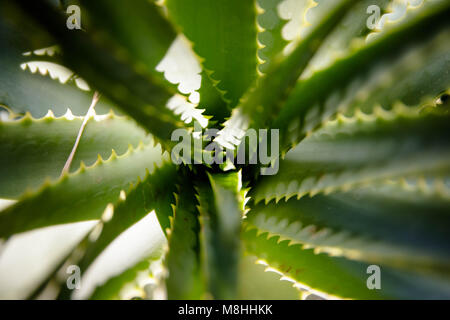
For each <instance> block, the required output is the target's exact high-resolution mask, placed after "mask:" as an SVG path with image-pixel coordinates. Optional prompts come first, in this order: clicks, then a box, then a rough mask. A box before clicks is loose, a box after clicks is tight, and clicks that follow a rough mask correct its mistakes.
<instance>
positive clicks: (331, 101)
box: [0, 0, 450, 299]
mask: <svg viewBox="0 0 450 320" xmlns="http://www.w3.org/2000/svg"><path fill="white" fill-rule="evenodd" d="M71 4H75V5H77V6H78V7H79V8H80V12H81V29H80V30H77V29H73V30H72V29H68V28H67V27H66V20H67V14H66V8H67V7H68V6H69V5H71ZM371 5H372V6H373V5H375V6H376V7H377V8H379V9H380V19H379V21H377V26H376V28H375V29H369V28H368V24H367V20H368V19H369V18H370V16H369V14H368V11H367V8H368V7H369V6H371ZM393 12H394V13H395V14H393ZM449 14H450V2H449V1H446V0H424V1H388V0H370V1H366V0H361V1H352V0H338V1H325V0H321V1H319V0H317V1H307V0H165V1H162V2H161V1H158V2H155V1H148V0H136V1H106V0H95V1H87V0H86V1H83V0H80V1H61V3H59V2H54V1H53V2H52V1H32V2H31V1H30V2H28V1H14V2H7V1H4V2H1V16H2V18H1V25H0V26H1V33H0V40H1V42H2V50H0V56H1V58H0V64H1V70H2V71H1V74H0V77H1V78H0V103H1V105H2V106H3V109H4V110H5V112H3V115H4V116H3V117H2V121H1V122H0V140H1V143H0V149H1V152H0V172H1V179H0V198H3V199H9V200H13V201H12V202H11V204H10V205H9V206H7V207H6V208H5V209H3V210H2V211H1V212H0V238H2V239H3V240H4V243H3V244H2V246H3V247H4V248H3V249H4V251H7V250H8V249H9V247H10V244H9V243H10V242H12V241H14V239H15V238H16V237H17V236H20V235H21V234H28V233H29V232H31V231H33V230H40V229H41V228H47V227H51V226H57V225H63V224H69V223H76V222H83V221H91V222H92V224H90V225H89V228H88V229H87V231H86V232H85V233H84V234H82V236H80V237H78V238H77V240H76V241H75V242H71V245H70V246H69V247H68V248H67V249H66V250H65V251H64V252H62V253H61V254H60V255H59V256H58V258H57V259H56V260H54V261H53V262H52V263H51V266H50V268H48V270H46V272H45V274H42V275H41V276H40V277H39V279H38V281H35V282H34V285H33V286H32V288H29V289H30V290H27V292H23V293H21V295H20V297H22V298H36V297H47V296H46V295H45V294H44V293H45V292H47V291H48V288H54V290H53V292H56V295H54V297H57V298H59V299H69V298H79V296H77V292H76V290H72V289H73V288H70V286H68V285H67V284H68V282H67V281H66V280H67V274H66V273H65V271H66V268H67V266H68V265H75V266H78V267H79V269H80V270H81V273H82V282H81V283H82V284H83V283H85V282H86V281H87V278H88V276H87V273H86V276H84V275H85V272H89V271H90V270H92V269H94V268H95V264H96V262H98V261H99V260H101V258H102V257H103V256H105V255H106V254H107V251H108V250H110V248H111V247H112V246H114V244H117V243H119V242H121V241H124V239H125V238H127V237H132V235H133V232H137V227H138V225H140V224H141V223H142V221H144V220H146V219H150V218H151V217H152V216H154V215H156V217H157V220H152V221H153V227H152V228H148V229H144V230H147V231H145V232H144V234H147V236H140V237H139V241H138V243H139V245H136V246H135V247H133V248H131V247H129V248H128V249H126V250H125V251H122V253H121V254H116V256H115V259H114V264H117V265H118V267H117V268H116V269H115V271H114V272H113V273H111V274H108V275H105V276H104V277H103V278H102V280H98V281H97V282H95V285H94V288H93V289H92V290H91V291H89V292H87V293H86V292H85V294H84V296H82V297H83V298H91V299H119V298H124V297H128V298H130V297H132V296H133V295H135V296H139V297H143V298H148V299H153V298H158V297H159V298H160V297H167V298H168V299H234V298H247V299H251V298H255V297H260V296H258V294H256V295H255V290H253V293H251V292H252V290H250V289H249V286H250V285H252V283H253V284H254V283H258V285H260V287H261V288H262V289H260V290H263V291H264V290H269V291H273V292H274V294H277V293H279V294H280V295H279V296H278V297H284V295H283V294H281V292H283V290H285V288H283V287H282V286H283V283H285V282H280V283H278V282H273V281H272V280H273V279H268V280H266V275H265V274H264V273H263V270H264V268H266V271H275V273H276V277H277V279H281V280H288V281H289V285H291V284H292V285H293V287H294V288H295V290H294V289H292V290H294V291H295V292H298V293H297V294H296V295H295V297H297V298H299V297H305V294H306V295H308V294H310V293H314V294H316V295H319V296H320V297H323V298H345V299H428V298H438V299H441V298H444V299H448V298H450V274H449V270H450V241H449V240H450V238H449V235H450V233H449V226H450V192H449V173H450V144H449V143H450V135H449V130H448V125H449V123H450V122H449V121H450V118H449V117H450V114H449V112H448V110H449V109H448V108H449V106H448V92H449V91H448V89H449V85H450V72H449V70H450V62H449V61H450V41H449V40H450V27H449V20H448V16H449ZM180 69H182V70H184V71H185V73H186V74H188V75H189V76H190V80H186V79H185V78H186V77H183V76H180V73H178V74H177V72H176V71H179V70H180ZM39 73H41V74H39ZM94 91H97V92H99V93H100V94H101V98H100V100H99V102H98V103H97V104H96V105H95V110H96V112H95V113H92V112H88V113H87V114H86V112H87V111H88V107H89V105H90V104H91V98H92V95H93V92H94ZM68 107H70V108H71V111H70V110H69V111H67V108H68ZM47 110H50V111H48V112H47ZM85 121H87V123H86V127H85V130H84V132H81V131H80V127H81V126H82V123H83V122H85ZM177 129H185V130H187V132H189V134H190V135H191V136H192V138H193V140H195V139H197V138H198V137H199V136H201V135H202V133H204V131H205V130H207V129H217V130H219V131H218V134H217V136H216V137H215V140H214V142H213V143H215V144H216V145H219V146H220V147H221V148H222V149H223V150H225V149H228V150H233V151H232V152H231V154H232V156H236V152H235V151H236V150H239V148H241V147H240V143H241V142H242V141H244V140H245V133H246V132H249V131H250V130H251V129H256V130H259V129H272V130H274V129H277V130H278V132H279V141H273V140H272V141H270V143H271V144H274V143H277V142H279V152H278V153H277V154H276V155H275V157H273V159H272V160H273V161H272V165H273V164H274V163H275V162H277V161H279V171H278V172H277V173H276V174H274V175H264V174H262V172H263V171H261V170H260V169H261V165H260V164H254V163H250V161H249V159H247V161H246V163H244V164H239V165H237V164H236V165H232V164H231V163H230V161H228V162H226V163H224V164H222V165H217V164H212V165H208V164H205V163H201V164H193V163H191V162H189V161H186V157H185V156H186V155H183V156H184V157H183V159H182V160H181V161H180V162H181V163H179V164H175V163H174V162H173V161H172V159H171V157H170V153H171V151H172V150H173V149H174V148H175V147H176V144H177V142H176V141H173V140H172V139H171V138H172V133H173V132H174V131H175V130H177ZM199 131H200V132H199ZM77 134H80V137H81V139H80V141H79V145H77V146H76V147H75V148H73V146H74V143H75V139H76V137H77ZM71 150H73V151H74V152H75V153H74V155H75V156H74V158H73V159H72V161H69V162H67V159H68V156H69V154H70V152H71ZM111 150H112V151H111ZM209 151H211V150H208V149H207V143H203V144H200V148H197V149H194V151H193V152H194V153H195V152H201V153H208V152H209ZM249 151H252V150H249ZM253 151H254V150H253ZM190 156H193V154H188V157H190ZM272 156H274V155H272ZM229 160H230V159H229ZM231 160H232V159H231ZM64 164H69V165H70V170H68V171H64V170H62V169H63V167H64ZM146 221H147V220H146ZM156 221H157V222H156ZM147 226H148V225H147ZM161 230H162V231H161ZM159 231H161V232H160V233H163V236H162V239H161V241H159V242H157V244H156V245H153V244H149V243H146V241H150V240H149V239H151V238H152V237H157V236H154V234H158V232H159ZM141 232H142V230H141ZM17 234H19V235H17ZM62 240H63V238H61V241H62ZM35 245H36V246H39V245H40V244H39V243H36V244H35ZM128 250H129V251H130V252H132V254H131V253H129V252H128ZM18 254H24V253H18ZM4 255H6V253H5V252H4ZM248 257H253V260H251V263H254V262H255V258H254V257H256V263H258V264H262V265H263V266H264V267H261V268H262V269H261V268H256V269H252V268H254V266H252V265H251V264H249V263H248V261H249V260H248V259H249V258H248ZM2 258H6V257H1V256H0V266H1V259H2ZM35 263H39V261H36V262H35ZM119 265H120V267H119ZM374 266H375V267H378V270H379V272H380V274H379V275H380V277H381V278H380V279H378V280H379V281H380V286H377V287H375V288H374V287H372V286H371V285H370V281H371V280H370V277H371V272H370V270H373V267H374ZM0 269H1V267H0ZM2 270H3V269H2ZM249 270H254V271H252V272H249ZM61 274H63V276H61ZM142 274H144V276H142ZM142 277H144V279H146V281H144V282H143V281H141V280H142ZM252 277H253V278H256V280H255V279H253V280H252ZM2 279H4V277H3V278H2ZM85 280H86V281H85ZM252 281H253V282H252ZM266 281H267V282H266ZM264 283H265V284H266V286H264ZM144 285H145V286H144ZM0 287H2V284H1V283H0ZM127 288H128V289H130V288H132V289H133V290H134V291H133V290H131V291H132V292H133V294H132V295H131V296H130V295H128V296H127V295H124V292H125V291H126V289H127ZM242 292H244V293H242ZM272 297H273V296H272Z"/></svg>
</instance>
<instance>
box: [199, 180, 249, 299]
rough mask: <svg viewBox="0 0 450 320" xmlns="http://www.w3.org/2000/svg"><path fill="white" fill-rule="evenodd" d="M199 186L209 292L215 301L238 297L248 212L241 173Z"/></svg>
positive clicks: (203, 245) (203, 248) (200, 183)
mask: <svg viewBox="0 0 450 320" xmlns="http://www.w3.org/2000/svg"><path fill="white" fill-rule="evenodd" d="M208 178H209V183H208V182H206V181H204V182H203V183H202V182H199V183H198V184H197V191H198V199H199V204H200V205H199V207H198V208H199V211H200V225H201V230H202V237H201V240H202V250H203V253H204V263H205V273H206V277H207V285H208V290H209V291H210V293H211V294H212V296H213V297H214V298H215V299H231V298H233V297H235V296H236V292H237V284H238V267H239V257H240V239H239V236H240V231H241V220H242V216H243V212H244V199H243V197H242V195H241V192H240V191H241V185H242V181H241V173H240V172H231V173H226V174H209V175H208Z"/></svg>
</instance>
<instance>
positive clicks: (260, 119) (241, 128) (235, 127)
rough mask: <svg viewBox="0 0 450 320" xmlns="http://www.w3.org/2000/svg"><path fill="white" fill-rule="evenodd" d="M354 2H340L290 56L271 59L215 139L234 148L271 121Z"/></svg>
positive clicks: (225, 145) (342, 0)
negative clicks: (248, 133)
mask: <svg viewBox="0 0 450 320" xmlns="http://www.w3.org/2000/svg"><path fill="white" fill-rule="evenodd" d="M351 4H352V1H348V0H341V1H339V2H338V4H337V5H335V6H334V7H333V10H331V11H330V12H329V13H328V14H326V15H325V17H324V18H323V19H322V20H321V22H320V23H319V24H318V25H317V26H315V27H313V28H312V29H311V32H310V33H309V34H308V36H307V37H306V38H305V39H303V40H302V41H300V42H299V43H298V44H297V45H296V46H294V50H293V51H292V52H291V53H290V54H289V55H288V56H286V57H285V56H284V55H283V54H280V55H278V56H277V57H276V58H275V59H273V60H272V62H271V67H270V69H269V70H268V71H267V72H266V75H265V76H264V77H262V78H261V79H259V81H258V83H257V86H256V87H254V88H252V89H250V90H249V91H248V92H247V93H246V95H245V97H244V98H243V99H242V100H241V103H240V105H239V106H238V108H236V109H235V110H233V113H232V116H231V118H230V119H229V120H228V121H227V122H225V124H224V125H225V128H224V129H223V130H222V131H221V132H220V133H219V136H218V137H217V138H216V141H218V142H219V143H220V144H221V145H222V146H224V147H226V148H232V147H233V145H236V142H235V141H236V138H238V139H237V141H240V139H241V138H242V134H241V133H242V132H245V130H247V129H248V128H249V127H253V128H257V129H258V128H263V127H267V125H268V124H270V122H271V121H272V119H273V117H274V116H275V115H277V114H278V112H279V109H280V108H281V106H282V104H283V103H284V101H285V100H286V98H287V96H288V94H289V92H290V91H291V90H292V88H293V86H294V85H295V84H296V82H297V79H298V77H299V76H300V74H301V73H302V71H303V70H304V69H305V67H306V66H307V64H308V62H309V61H310V59H311V57H312V56H313V55H314V53H315V52H316V51H317V49H318V48H319V46H320V44H321V43H322V41H323V40H324V38H325V37H326V36H327V35H328V34H329V32H330V31H331V30H332V29H333V27H335V26H336V24H337V23H338V22H339V21H340V20H341V18H342V15H343V14H344V13H345V12H346V11H347V10H349V7H351Z"/></svg>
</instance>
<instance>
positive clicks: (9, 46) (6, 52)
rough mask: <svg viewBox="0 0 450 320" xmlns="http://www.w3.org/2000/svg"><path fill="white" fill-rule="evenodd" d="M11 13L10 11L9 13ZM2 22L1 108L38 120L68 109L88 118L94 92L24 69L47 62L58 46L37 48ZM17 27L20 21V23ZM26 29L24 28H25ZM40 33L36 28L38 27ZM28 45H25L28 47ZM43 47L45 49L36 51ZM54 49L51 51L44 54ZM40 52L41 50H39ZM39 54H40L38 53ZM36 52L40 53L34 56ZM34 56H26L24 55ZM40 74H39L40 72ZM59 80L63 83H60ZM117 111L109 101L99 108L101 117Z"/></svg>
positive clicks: (13, 28) (0, 35) (101, 102)
mask: <svg viewBox="0 0 450 320" xmlns="http://www.w3.org/2000/svg"><path fill="white" fill-rule="evenodd" d="M6 12H9V11H6ZM3 13H4V12H2V14H3ZM3 18H5V17H3V15H2V21H0V45H1V48H2V50H1V51H0V69H1V70H2V72H1V73H0V105H5V106H7V107H8V108H9V109H11V110H12V111H13V112H15V113H18V114H24V113H25V112H27V111H28V112H30V113H31V114H32V115H33V116H34V117H43V116H44V115H45V114H46V113H47V111H48V110H49V109H51V110H52V111H53V112H54V113H55V115H57V116H62V115H63V114H64V113H65V112H66V110H67V109H68V108H70V109H71V110H72V112H73V113H74V114H76V115H79V116H81V115H85V114H86V112H87V110H88V108H89V105H90V103H91V100H92V94H93V93H92V92H89V91H83V90H80V89H79V88H78V87H77V86H76V85H75V83H74V81H72V80H70V79H69V80H68V81H67V83H65V84H64V83H61V82H60V80H59V79H51V77H49V76H43V75H42V74H40V72H47V73H48V71H47V70H45V69H42V68H40V69H37V68H36V69H34V71H35V72H34V73H32V72H30V71H29V70H28V69H29V68H27V69H25V70H24V69H23V68H24V63H27V62H29V61H39V60H46V59H45V56H46V55H48V54H50V53H49V52H52V53H53V54H54V51H53V50H54V48H53V47H50V46H51V45H53V44H54V43H49V42H48V41H42V42H38V43H37V44H34V43H33V42H32V41H31V43H28V42H27V41H30V40H32V39H33V38H32V37H27V35H28V34H29V33H30V32H32V31H30V30H28V31H27V32H28V33H25V34H23V32H21V31H22V30H19V29H18V27H17V26H15V25H14V24H9V23H8V20H7V19H6V18H5V20H3ZM23 20H24V19H23V18H22V19H20V21H23ZM16 23H17V21H16ZM21 27H22V28H23V25H21ZM34 29H36V26H34ZM33 32H34V33H36V32H35V31H34V30H33ZM24 44H25V45H24ZM37 45H41V46H42V47H36V46H37ZM45 48H50V49H48V50H42V49H45ZM38 49H39V50H38ZM36 50H37V51H36ZM33 51H36V52H37V53H39V55H37V54H32V53H33ZM26 52H28V53H30V54H29V55H24V53H26ZM37 71H39V72H37ZM58 80H59V81H58ZM18 84H20V85H18ZM114 108H115V107H114V106H113V105H112V104H110V103H109V102H108V101H106V99H104V98H101V99H100V100H99V102H98V103H97V105H96V110H97V111H98V112H99V113H107V112H109V110H111V109H114Z"/></svg>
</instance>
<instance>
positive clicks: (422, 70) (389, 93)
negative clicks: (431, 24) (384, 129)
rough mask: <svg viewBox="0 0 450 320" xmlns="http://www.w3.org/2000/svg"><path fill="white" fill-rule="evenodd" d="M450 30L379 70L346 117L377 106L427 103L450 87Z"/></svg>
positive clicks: (350, 107)
mask: <svg viewBox="0 0 450 320" xmlns="http://www.w3.org/2000/svg"><path fill="white" fill-rule="evenodd" d="M449 37H450V31H449V30H444V31H443V32H441V33H438V34H436V35H434V36H433V37H432V38H431V39H430V41H428V42H426V43H424V44H423V45H421V46H418V47H416V48H415V50H412V51H411V52H409V53H408V54H406V55H405V56H404V57H402V58H401V59H399V61H398V62H396V63H394V64H392V63H389V64H387V65H385V66H380V68H377V69H375V70H374V71H373V72H372V73H371V75H370V76H369V77H368V80H367V82H366V84H365V85H364V86H363V87H362V88H361V89H359V90H358V91H357V92H356V95H355V98H354V99H353V101H351V103H350V105H349V106H348V107H347V108H346V109H347V110H346V114H351V113H352V112H354V111H355V110H356V109H361V110H362V111H364V112H366V113H368V112H371V111H372V110H373V108H374V107H375V106H377V105H381V106H382V107H383V108H384V109H389V108H390V107H391V105H392V104H393V103H395V102H397V101H401V102H402V103H404V104H406V105H408V106H414V105H422V104H426V103H427V102H429V101H430V100H433V101H434V100H436V98H437V97H438V96H439V95H440V94H441V93H442V92H444V91H446V90H447V89H448V88H450V73H449V72H446V70H449V69H450V44H449V42H448V41H447V39H449Z"/></svg>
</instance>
